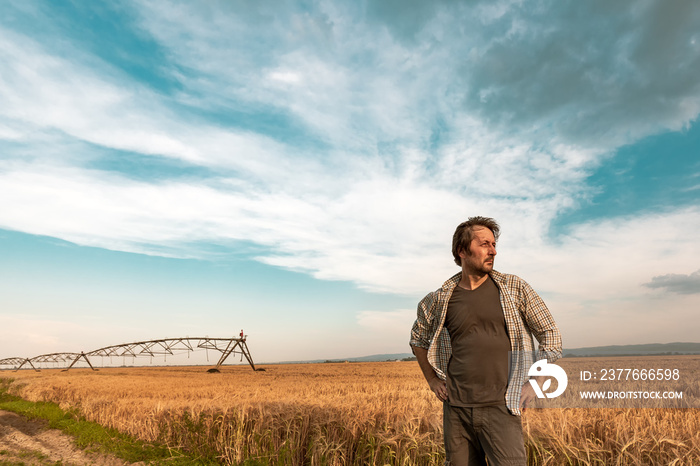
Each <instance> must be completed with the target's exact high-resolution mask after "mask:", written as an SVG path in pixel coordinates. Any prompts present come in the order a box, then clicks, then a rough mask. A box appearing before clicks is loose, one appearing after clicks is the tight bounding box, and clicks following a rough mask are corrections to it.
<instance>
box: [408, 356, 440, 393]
mask: <svg viewBox="0 0 700 466" xmlns="http://www.w3.org/2000/svg"><path fill="white" fill-rule="evenodd" d="M411 348H412V349H413V354H415V355H416V359H418V365H419V366H420V370H421V371H422V372H423V377H425V380H426V381H427V382H428V385H429V386H430V389H431V390H432V391H433V393H435V396H437V397H438V400H440V401H447V385H446V384H445V381H444V380H442V379H441V378H440V377H438V375H437V374H436V373H435V371H434V370H433V366H431V365H430V362H429V361H428V350H427V349H425V348H421V347H419V346H412V347H411Z"/></svg>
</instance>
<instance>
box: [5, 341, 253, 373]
mask: <svg viewBox="0 0 700 466" xmlns="http://www.w3.org/2000/svg"><path fill="white" fill-rule="evenodd" d="M241 333H242V332H241ZM198 349H205V350H214V351H218V352H220V353H221V357H220V358H219V361H218V362H217V363H216V367H215V368H213V369H210V371H211V372H218V371H219V368H220V367H221V366H222V365H223V364H224V362H225V361H226V359H227V358H228V357H229V356H230V355H232V354H240V355H241V358H244V357H245V359H246V361H248V364H250V367H251V368H252V369H253V370H260V369H256V368H255V364H254V363H253V357H252V356H251V355H250V351H249V350H248V345H247V344H246V336H241V337H240V338H209V337H184V338H163V339H161V340H149V341H137V342H134V343H123V344H121V345H113V346H105V347H104V348H99V349H96V350H94V351H90V352H88V353H85V352H80V353H50V354H42V355H39V356H34V357H33V358H19V357H12V358H5V359H0V366H17V368H16V369H15V372H16V371H18V370H20V369H21V368H22V367H23V366H24V365H29V366H31V367H32V369H34V370H35V371H37V372H38V371H39V369H37V368H36V366H35V365H34V364H35V363H36V364H40V363H70V365H69V366H68V367H67V368H65V369H63V370H64V371H67V370H69V369H70V368H72V367H73V366H74V365H75V364H76V363H78V362H79V361H80V360H81V359H82V360H84V361H85V362H86V363H87V364H88V366H90V368H91V369H92V370H93V371H96V370H97V369H95V368H94V367H93V365H92V364H91V363H90V358H91V357H96V356H101V357H127V356H128V357H133V358H136V357H142V356H150V357H153V356H158V355H166V356H167V355H174V354H177V353H183V352H190V351H195V350H198Z"/></svg>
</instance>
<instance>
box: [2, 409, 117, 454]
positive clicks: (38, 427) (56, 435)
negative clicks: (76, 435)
mask: <svg viewBox="0 0 700 466" xmlns="http://www.w3.org/2000/svg"><path fill="white" fill-rule="evenodd" d="M46 425H47V423H46V421H41V420H28V419H26V418H24V417H22V416H20V415H18V414H15V413H11V412H8V411H0V465H5V464H7V465H12V464H25V465H55V464H56V463H57V462H60V463H59V464H62V465H65V466H68V465H76V466H77V465H99V466H123V465H127V464H129V463H126V462H124V461H123V460H120V459H118V458H116V457H113V456H108V455H101V454H96V453H87V452H85V451H83V450H81V449H79V448H78V447H76V446H75V445H74V444H73V438H72V437H70V436H69V435H66V434H64V433H63V432H61V431H60V430H57V429H49V428H47V427H46Z"/></svg>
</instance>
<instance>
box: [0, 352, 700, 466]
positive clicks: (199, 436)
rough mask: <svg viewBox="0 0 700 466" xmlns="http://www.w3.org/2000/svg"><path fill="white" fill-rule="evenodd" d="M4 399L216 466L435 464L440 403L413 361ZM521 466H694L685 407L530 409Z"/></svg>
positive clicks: (114, 375)
mask: <svg viewBox="0 0 700 466" xmlns="http://www.w3.org/2000/svg"><path fill="white" fill-rule="evenodd" d="M3 376H5V377H12V378H14V379H15V382H14V383H13V385H12V390H13V392H14V393H15V394H17V395H19V396H21V397H23V398H25V399H27V400H31V401H53V402H55V403H58V404H60V405H61V406H62V407H65V408H77V409H78V410H79V411H80V412H81V413H82V414H83V415H84V416H85V417H86V418H87V419H89V420H94V421H96V422H99V423H100V424H103V425H105V426H109V427H114V428H116V429H118V430H120V431H122V432H125V433H128V434H130V435H133V436H135V437H138V438H140V439H143V440H145V441H149V442H162V443H166V444H168V445H170V446H173V447H180V448H183V449H186V450H188V451H190V452H193V453H195V454H199V455H202V456H205V457H217V458H219V459H220V460H221V462H222V463H225V464H237V463H240V462H243V461H244V460H250V459H258V460H260V462H261V463H262V464H288V465H301V464H313V465H322V464H325V465H346V464H347V465H351V464H354V465H366V464H369V465H383V464H396V465H438V464H442V461H443V460H444V450H443V447H442V426H441V423H442V421H441V412H442V410H441V406H440V403H439V402H438V401H437V400H436V399H435V396H434V395H433V394H432V393H431V392H430V391H429V390H428V388H427V384H426V383H425V382H424V380H423V378H422V376H421V374H420V370H419V369H418V366H417V364H416V363H415V362H386V363H355V364H305V365H301V364H300V365H277V366H267V371H266V372H253V371H251V370H250V368H249V367H243V366H235V367H226V368H224V370H223V371H222V373H220V374H208V373H206V372H204V369H203V368H201V367H171V368H130V369H116V368H114V369H102V370H100V371H99V372H92V371H87V370H78V371H73V370H71V371H70V372H58V371H42V372H40V373H36V372H33V371H20V372H16V373H3ZM523 428H524V431H525V435H526V443H527V447H528V450H529V453H530V464H532V465H561V464H591V465H593V464H600V465H607V464H621V465H642V464H677V465H684V464H685V465H690V464H700V433H699V432H700V415H699V411H698V410H697V409H594V408H588V409H572V408H562V409H531V410H528V411H527V412H526V413H525V415H524V416H523Z"/></svg>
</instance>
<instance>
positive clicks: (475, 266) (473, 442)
mask: <svg viewBox="0 0 700 466" xmlns="http://www.w3.org/2000/svg"><path fill="white" fill-rule="evenodd" d="M499 232H500V229H499V226H498V223H496V221H495V220H494V219H492V218H487V217H471V218H469V219H468V220H467V221H466V222H463V223H462V224H460V225H459V226H458V227H457V229H456V231H455V233H454V236H453V239H452V254H453V256H454V260H455V263H456V264H457V265H459V266H460V267H461V268H462V271H461V272H460V273H458V274H456V275H454V276H453V277H452V278H450V279H449V280H447V281H446V282H445V283H444V284H443V285H442V287H441V288H439V289H438V290H436V291H434V292H432V293H429V294H428V295H427V296H426V297H425V298H423V300H421V302H420V303H419V304H418V317H417V319H416V321H415V323H414V324H413V329H412V331H411V341H410V345H411V348H412V350H413V353H414V354H415V355H416V358H417V359H418V364H419V365H420V368H421V371H422V372H423V375H424V376H425V379H426V380H427V382H428V385H429V386H430V389H431V390H432V391H433V392H434V393H435V395H436V396H437V397H438V399H439V400H440V401H442V402H443V415H444V418H443V428H444V438H445V453H446V457H447V461H446V462H445V464H448V465H453V466H461V465H485V464H486V459H488V464H489V465H490V466H494V465H525V464H527V456H526V452H525V445H524V441H523V433H522V425H521V420H520V414H521V411H522V410H524V409H525V407H526V406H527V404H528V403H529V402H530V401H531V400H532V399H533V398H534V397H535V394H534V390H533V389H532V386H531V385H530V384H529V383H528V382H527V380H526V379H527V377H526V375H527V371H528V369H529V368H530V366H531V365H532V363H533V362H534V361H533V355H532V353H533V351H534V348H533V341H532V336H533V335H534V337H535V338H536V339H537V341H538V342H539V345H540V346H539V350H538V354H537V360H539V359H545V358H546V359H547V360H548V361H549V362H554V361H556V360H557V359H558V358H559V357H560V356H561V336H560V334H559V330H558V329H557V326H556V324H555V323H554V319H553V318H552V315H551V314H550V313H549V310H548V309H547V307H546V306H545V304H544V302H543V301H542V299H541V298H540V297H539V296H538V295H537V293H535V292H534V291H533V290H532V288H531V287H530V286H529V285H528V284H527V283H525V282H524V281H523V280H522V279H520V278H519V277H517V276H515V275H507V274H502V273H499V272H497V271H495V270H494V268H493V263H494V259H495V257H496V241H497V240H498V235H499Z"/></svg>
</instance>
